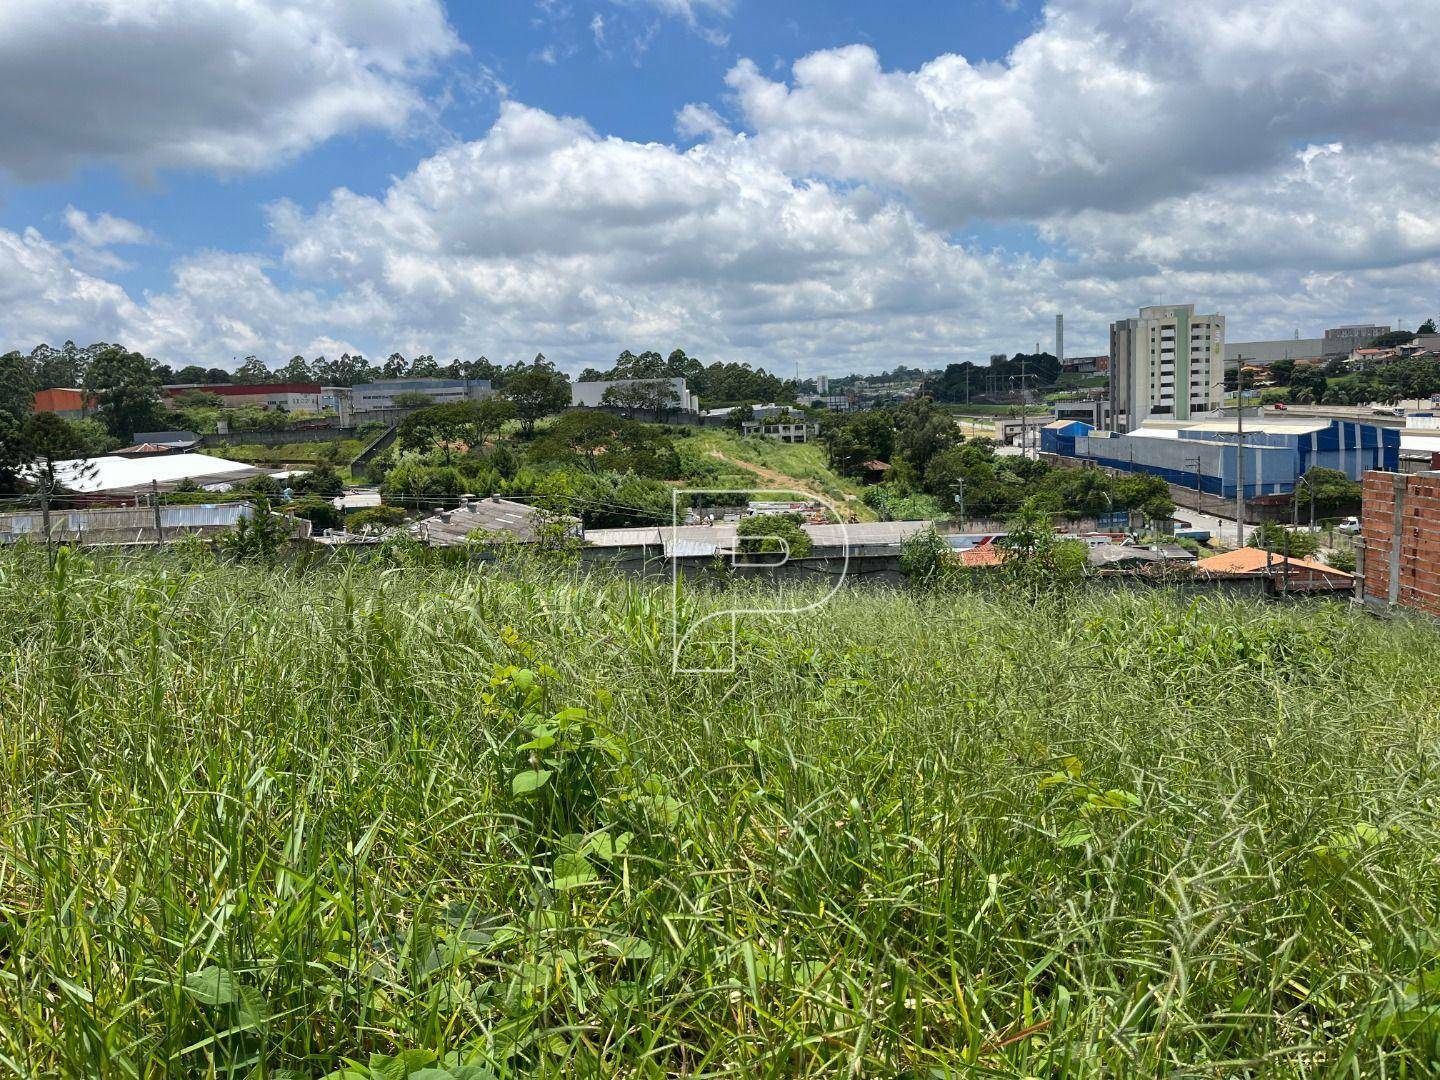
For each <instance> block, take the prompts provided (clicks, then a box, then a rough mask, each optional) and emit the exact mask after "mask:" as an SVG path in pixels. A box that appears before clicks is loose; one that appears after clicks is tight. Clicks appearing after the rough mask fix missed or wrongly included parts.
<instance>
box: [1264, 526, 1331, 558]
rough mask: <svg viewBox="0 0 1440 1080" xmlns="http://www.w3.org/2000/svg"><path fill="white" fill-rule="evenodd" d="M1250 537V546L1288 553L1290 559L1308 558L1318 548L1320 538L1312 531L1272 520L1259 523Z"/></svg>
mask: <svg viewBox="0 0 1440 1080" xmlns="http://www.w3.org/2000/svg"><path fill="white" fill-rule="evenodd" d="M1251 537H1252V538H1251V540H1250V543H1251V545H1252V546H1254V547H1258V548H1264V549H1265V550H1266V551H1275V552H1280V553H1281V554H1288V555H1289V556H1290V558H1292V559H1308V558H1311V557H1312V556H1314V555H1315V554H1316V552H1318V551H1319V550H1320V538H1319V537H1318V536H1316V535H1315V534H1314V533H1312V532H1307V531H1302V530H1293V529H1288V528H1286V527H1285V526H1284V525H1279V524H1277V523H1275V522H1273V521H1271V522H1267V523H1265V524H1264V525H1261V526H1260V527H1259V528H1257V529H1256V530H1255V531H1254V533H1252V534H1251Z"/></svg>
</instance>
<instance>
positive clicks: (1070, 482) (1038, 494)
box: [820, 398, 1175, 519]
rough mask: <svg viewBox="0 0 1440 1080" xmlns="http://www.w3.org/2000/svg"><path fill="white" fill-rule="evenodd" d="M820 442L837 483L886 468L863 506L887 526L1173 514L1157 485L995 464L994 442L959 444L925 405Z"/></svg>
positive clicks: (870, 416)
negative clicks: (1035, 514) (918, 521)
mask: <svg viewBox="0 0 1440 1080" xmlns="http://www.w3.org/2000/svg"><path fill="white" fill-rule="evenodd" d="M820 438H821V441H822V442H823V443H824V446H825V451H826V456H827V458H828V461H829V464H830V467H831V468H832V469H834V470H835V471H837V472H839V473H841V474H843V475H846V476H852V477H863V476H866V475H869V474H870V472H871V468H870V463H871V462H873V461H883V462H885V463H886V464H888V465H889V466H890V469H889V471H888V472H887V473H886V477H887V479H886V480H885V482H884V483H882V484H879V485H876V486H874V487H871V488H869V489H868V490H867V492H866V502H867V503H868V504H869V505H870V506H871V507H873V508H874V509H876V510H879V511H880V512H881V513H882V515H883V516H886V517H892V518H896V519H900V518H907V517H939V516H951V515H954V514H956V513H957V512H958V511H959V509H960V506H961V504H962V501H963V506H964V511H965V516H967V517H970V518H999V517H1005V516H1007V515H1009V514H1012V513H1015V512H1016V511H1018V510H1019V509H1020V508H1021V507H1022V506H1024V505H1025V504H1026V502H1027V501H1033V502H1034V505H1035V506H1036V507H1038V508H1040V509H1042V510H1048V511H1050V512H1052V513H1066V514H1072V515H1077V516H1078V515H1090V514H1102V513H1105V512H1107V511H1119V510H1140V511H1142V512H1144V513H1145V514H1146V515H1147V516H1149V517H1152V518H1165V517H1169V516H1170V515H1171V513H1172V512H1173V511H1174V508H1175V504H1174V501H1173V500H1172V499H1171V498H1170V492H1169V488H1168V487H1167V485H1166V484H1165V482H1164V481H1163V480H1162V479H1160V478H1159V477H1157V476H1148V475H1142V474H1135V475H1131V476H1125V477H1119V478H1116V477H1111V476H1110V475H1109V474H1108V473H1105V472H1102V471H1101V470H1099V469H1065V468H1058V467H1056V466H1053V465H1049V464H1047V463H1046V462H1043V461H1033V460H1031V459H1029V458H1024V457H1018V456H1017V457H1007V456H1001V455H999V454H997V453H996V445H995V442H994V440H992V439H985V438H979V439H975V438H971V439H967V438H966V437H965V436H964V435H962V434H961V432H960V429H959V427H957V426H956V424H955V421H954V418H953V417H951V416H950V414H949V413H948V412H946V411H945V410H944V409H942V408H939V407H938V406H937V405H936V404H935V402H934V401H932V400H931V399H929V398H916V399H914V400H913V401H909V402H907V403H905V404H904V405H901V406H899V407H897V408H893V409H876V410H872V411H869V412H861V413H850V414H842V415H838V416H835V417H833V418H832V419H831V420H829V421H828V422H827V423H826V426H825V429H824V430H823V431H822V432H821V435H820Z"/></svg>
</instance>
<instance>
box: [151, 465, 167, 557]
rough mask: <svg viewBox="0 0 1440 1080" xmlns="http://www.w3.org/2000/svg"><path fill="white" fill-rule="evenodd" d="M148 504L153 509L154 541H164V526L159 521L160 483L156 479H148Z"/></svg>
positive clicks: (158, 542) (160, 542)
mask: <svg viewBox="0 0 1440 1080" xmlns="http://www.w3.org/2000/svg"><path fill="white" fill-rule="evenodd" d="M150 506H151V508H152V509H153V510H154V511H155V542H156V543H157V544H164V543H165V526H164V525H162V524H161V523H160V483H159V481H158V480H151V481H150Z"/></svg>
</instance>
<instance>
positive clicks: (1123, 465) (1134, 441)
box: [1041, 420, 1400, 498]
mask: <svg viewBox="0 0 1440 1080" xmlns="http://www.w3.org/2000/svg"><path fill="white" fill-rule="evenodd" d="M1047 435H1050V436H1051V437H1050V438H1049V440H1048V443H1047V440H1046V436H1047ZM1178 435H1179V437H1178V438H1157V437H1153V436H1140V437H1136V436H1133V435H1126V436H1121V437H1118V438H1104V437H1100V436H1096V435H1094V434H1093V433H1092V432H1091V431H1090V430H1087V431H1084V432H1079V433H1077V434H1076V435H1075V436H1071V435H1070V434H1069V432H1068V430H1065V429H1060V430H1057V431H1056V432H1054V433H1053V434H1052V433H1051V432H1050V431H1049V430H1048V429H1047V430H1046V431H1044V432H1042V435H1041V449H1043V450H1046V452H1047V453H1054V454H1064V455H1065V456H1067V457H1075V458H1077V459H1078V460H1082V461H1089V462H1093V463H1095V464H1097V465H1102V466H1104V467H1106V468H1110V469H1117V470H1120V471H1123V472H1131V471H1133V472H1144V473H1149V474H1150V475H1152V476H1159V477H1161V478H1163V479H1164V480H1165V481H1166V482H1167V483H1170V484H1174V485H1176V486H1177V487H1184V488H1190V489H1192V490H1193V489H1194V488H1195V486H1196V484H1195V480H1196V469H1195V467H1194V464H1193V459H1194V458H1196V457H1198V458H1199V459H1200V490H1202V491H1204V492H1206V493H1207V494H1210V495H1215V496H1217V497H1222V498H1234V497H1235V489H1236V486H1237V475H1236V474H1237V469H1236V446H1235V442H1234V436H1233V435H1231V436H1230V438H1229V441H1226V437H1225V435H1224V434H1223V433H1221V432H1213V431H1185V430H1182V431H1180V432H1179V433H1178ZM1051 447H1053V449H1051ZM1399 465H1400V432H1399V430H1398V429H1395V428H1382V427H1379V426H1378V425H1375V424H1364V423H1357V422H1355V421H1350V420H1335V421H1331V423H1330V425H1329V426H1328V427H1325V428H1321V429H1320V430H1318V431H1314V432H1310V433H1306V434H1303V435H1301V434H1290V433H1286V432H1275V431H1256V432H1254V433H1247V434H1246V437H1245V497H1246V498H1255V497H1257V496H1261V495H1288V494H1291V493H1292V492H1293V491H1294V488H1295V483H1296V480H1297V478H1298V477H1301V476H1304V475H1305V473H1307V472H1308V471H1309V470H1311V469H1313V468H1324V469H1335V470H1337V471H1339V472H1343V473H1344V474H1345V475H1346V476H1348V477H1350V479H1352V480H1359V479H1360V478H1361V477H1362V476H1363V475H1364V474H1365V473H1366V472H1368V471H1370V470H1371V469H1385V470H1388V471H1392V472H1393V471H1396V470H1398V469H1399Z"/></svg>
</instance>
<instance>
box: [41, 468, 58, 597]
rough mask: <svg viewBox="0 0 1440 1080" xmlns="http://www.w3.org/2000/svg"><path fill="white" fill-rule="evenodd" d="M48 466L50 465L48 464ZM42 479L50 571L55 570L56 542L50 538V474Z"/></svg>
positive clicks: (44, 524)
mask: <svg viewBox="0 0 1440 1080" xmlns="http://www.w3.org/2000/svg"><path fill="white" fill-rule="evenodd" d="M47 464H48V463H47ZM51 471H52V470H50V469H47V470H46V475H44V476H42V477H41V478H40V524H41V527H42V528H43V529H44V530H45V558H46V560H47V561H48V562H49V564H50V569H51V570H54V569H55V542H54V541H53V540H52V539H51V538H50V475H49V474H50V472H51Z"/></svg>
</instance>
